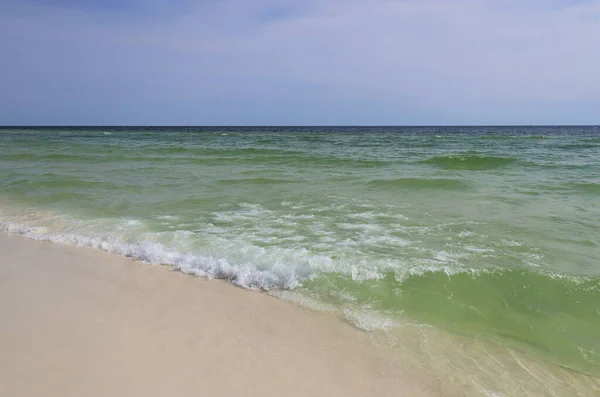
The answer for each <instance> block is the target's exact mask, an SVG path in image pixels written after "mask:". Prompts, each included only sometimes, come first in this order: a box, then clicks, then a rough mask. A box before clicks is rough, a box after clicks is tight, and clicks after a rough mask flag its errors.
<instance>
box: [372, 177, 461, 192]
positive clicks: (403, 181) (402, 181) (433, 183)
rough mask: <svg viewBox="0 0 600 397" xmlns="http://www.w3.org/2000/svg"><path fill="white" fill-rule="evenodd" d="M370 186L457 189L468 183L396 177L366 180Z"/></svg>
mask: <svg viewBox="0 0 600 397" xmlns="http://www.w3.org/2000/svg"><path fill="white" fill-rule="evenodd" d="M368 185H369V186H370V187H374V188H384V189H440V190H458V189H466V188H468V186H469V185H468V184H467V183H465V182H463V181H460V180H457V179H446V178H431V179H427V178H396V179H374V180H372V181H369V182H368Z"/></svg>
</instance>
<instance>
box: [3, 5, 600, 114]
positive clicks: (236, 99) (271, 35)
mask: <svg viewBox="0 0 600 397" xmlns="http://www.w3.org/2000/svg"><path fill="white" fill-rule="evenodd" d="M598 7H599V3H598V1H595V0H594V1H566V0H564V1H560V0H545V1H542V0H530V1H516V0H504V1H501V0H497V1H492V0H487V1H486V0H480V1H476V0H454V1H448V0H412V1H410V0H369V1H367V0H362V1H358V0H307V1H302V2H300V1H291V0H287V1H284V0H255V1H242V0H224V1H220V2H214V1H175V2H167V1H164V2H162V1H158V0H155V1H130V0H125V1H116V0H110V1H99V0H98V1H92V0H85V1H72V0H54V1H41V0H39V1H30V2H27V1H25V2H23V1H4V0H0V53H1V54H2V61H1V62H0V87H1V88H2V89H1V90H0V124H171V125H173V124H194V125H201V124H204V125H207V124H208V125H215V124H445V123H450V124H473V123H476V124H498V123H500V124H538V123H545V124H553V123H565V124H566V123H577V124H599V123H600V74H599V71H600V22H599V10H598Z"/></svg>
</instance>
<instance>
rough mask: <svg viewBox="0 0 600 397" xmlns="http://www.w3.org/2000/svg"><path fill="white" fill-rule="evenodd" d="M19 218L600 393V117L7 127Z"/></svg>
mask: <svg viewBox="0 0 600 397" xmlns="http://www.w3.org/2000/svg"><path fill="white" fill-rule="evenodd" d="M0 227H1V228H2V229H3V230H5V231H8V232H14V233H20V234H22V235H23V236H25V237H29V238H33V239H38V240H47V241H51V242H55V243H64V244H72V245H78V246H86V247H93V248H98V249H101V250H105V251H109V252H114V253H117V254H120V255H125V256H128V257H132V258H135V259H139V260H142V261H145V262H149V263H157V264H164V265H169V266H172V267H173V268H174V269H177V270H180V271H182V272H185V273H189V274H192V275H196V276H200V277H209V278H219V279H226V280H228V281H230V282H231V283H233V284H235V285H237V286H240V287H243V288H248V289H256V290H262V291H266V292H267V293H269V294H272V295H274V296H276V297H278V298H281V299H287V300H291V301H294V302H296V303H299V304H303V305H307V306H310V307H312V308H315V309H317V310H324V311H329V312H331V313H332V314H333V315H337V316H339V317H340V318H342V319H343V320H344V321H347V322H349V323H351V324H352V325H353V326H355V327H357V328H359V329H361V330H363V331H365V333H367V334H368V336H369V337H371V338H373V340H374V341H376V343H377V345H378V346H379V347H380V348H381V349H382V350H384V351H386V352H388V353H390V354H391V355H395V357H396V358H397V359H398V360H405V361H406V365H407V366H410V367H411V368H418V369H419V370H421V371H423V373H426V374H428V376H429V377H430V378H431V379H432V381H435V382H438V383H442V384H443V383H448V387H447V390H448V393H449V395H451V394H452V393H455V394H456V395H488V396H518V395H557V396H562V395H565V396H567V395H590V396H592V395H600V378H599V377H600V128H598V127H560V126H556V127H368V128H367V127H245V128H238V127H201V128H200V127H198V128H195V127H110V128H109V127H93V128H92V127H44V128H35V127H28V128H22V127H18V128H16V127H15V128H11V127H3V128H0ZM198 304H199V305H201V304H202V302H198Z"/></svg>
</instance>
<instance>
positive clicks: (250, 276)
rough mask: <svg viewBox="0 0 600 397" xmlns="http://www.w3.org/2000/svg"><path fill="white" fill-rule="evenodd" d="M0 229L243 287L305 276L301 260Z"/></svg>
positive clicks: (284, 283) (282, 284) (9, 226)
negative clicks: (252, 259)
mask: <svg viewBox="0 0 600 397" xmlns="http://www.w3.org/2000/svg"><path fill="white" fill-rule="evenodd" d="M129 224H130V225H128V226H131V225H138V222H136V221H133V220H130V222H129ZM122 227H124V226H113V228H114V229H119V228H122ZM0 230H4V231H6V232H9V233H17V234H20V235H21V236H23V237H27V238H30V239H33V240H39V241H49V242H52V243H57V244H67V245H73V246H77V247H88V248H94V249H99V250H102V251H106V252H111V253H115V254H118V255H122V256H125V257H129V258H133V259H137V260H139V261H142V262H146V263H156V264H162V265H169V266H172V267H173V269H174V270H178V271H181V272H183V273H187V274H191V275H195V276H200V277H206V278H216V279H225V280H228V281H230V282H231V283H233V284H235V285H237V286H239V287H243V288H247V289H262V290H271V289H274V288H284V289H293V288H295V287H297V286H298V285H300V283H301V280H303V279H305V278H307V276H308V274H307V273H306V271H307V269H306V271H303V269H302V263H299V264H298V266H296V267H288V268H286V267H283V266H279V263H278V262H273V263H270V264H261V263H236V262H235V261H230V260H228V259H225V258H219V257H215V256H212V255H200V254H197V253H192V252H179V251H177V250H173V249H171V248H169V247H168V246H167V245H165V244H163V243H161V242H158V241H153V240H151V239H140V240H138V241H136V240H135V239H124V238H123V237H122V236H106V235H94V234H88V235H86V234H79V233H73V232H70V231H56V230H51V229H48V228H46V227H30V226H27V225H23V224H18V223H10V222H9V223H4V224H2V227H1V228H0ZM188 233H191V232H188ZM180 234H186V232H181V233H180ZM282 251H284V250H282ZM280 254H281V256H282V259H283V260H286V259H287V258H286V256H289V257H293V258H296V259H297V258H299V257H300V256H301V254H302V253H298V252H293V253H288V252H281V253H280ZM310 260H315V258H312V259H311V258H306V261H305V263H307V262H308V261H310ZM301 262H302V261H301Z"/></svg>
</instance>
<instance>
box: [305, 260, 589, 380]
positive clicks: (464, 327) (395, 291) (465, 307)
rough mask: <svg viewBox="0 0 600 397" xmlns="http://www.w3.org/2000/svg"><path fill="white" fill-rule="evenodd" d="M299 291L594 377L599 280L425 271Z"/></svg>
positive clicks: (338, 280)
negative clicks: (481, 341)
mask: <svg viewBox="0 0 600 397" xmlns="http://www.w3.org/2000/svg"><path fill="white" fill-rule="evenodd" d="M305 286H306V287H308V288H309V289H312V290H314V291H315V294H316V295H317V296H320V297H321V298H322V299H324V300H325V301H326V302H331V303H332V304H338V305H339V304H344V303H345V302H344V299H346V298H345V297H344V298H340V295H338V291H345V292H344V293H345V296H348V295H351V296H352V298H353V300H354V301H353V302H352V304H353V305H354V306H356V307H364V306H368V307H369V309H370V310H374V311H376V312H378V313H387V314H390V313H396V315H397V316H405V317H406V318H408V319H410V320H414V321H417V322H418V323H420V324H429V325H433V326H436V327H438V328H442V329H446V330H448V331H451V332H454V333H458V334H462V335H467V336H470V337H479V338H485V339H488V340H492V341H495V342H499V343H501V344H502V345H505V346H510V347H512V348H515V349H519V350H524V351H528V352H531V353H534V354H536V355H538V356H541V357H543V358H545V359H548V360H550V361H552V362H554V363H556V364H559V365H561V366H564V367H567V368H570V369H572V370H576V371H580V372H583V373H587V374H594V375H600V340H598V338H597V337H596V333H597V332H596V331H597V330H598V329H600V312H599V311H598V308H597V302H599V301H600V276H588V277H575V276H573V277H568V276H566V275H560V274H553V273H548V272H546V273H545V272H539V271H529V270H522V269H487V270H486V269H468V268H460V267H443V268H442V267H439V266H437V267H436V266H432V267H429V268H421V269H419V268H413V269H405V270H404V271H402V272H389V273H387V274H385V275H384V276H382V277H381V278H379V279H370V280H361V281H355V280H353V279H352V277H351V276H349V275H345V274H329V275H323V276H321V277H319V278H316V279H314V280H310V281H307V282H306V283H305Z"/></svg>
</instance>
